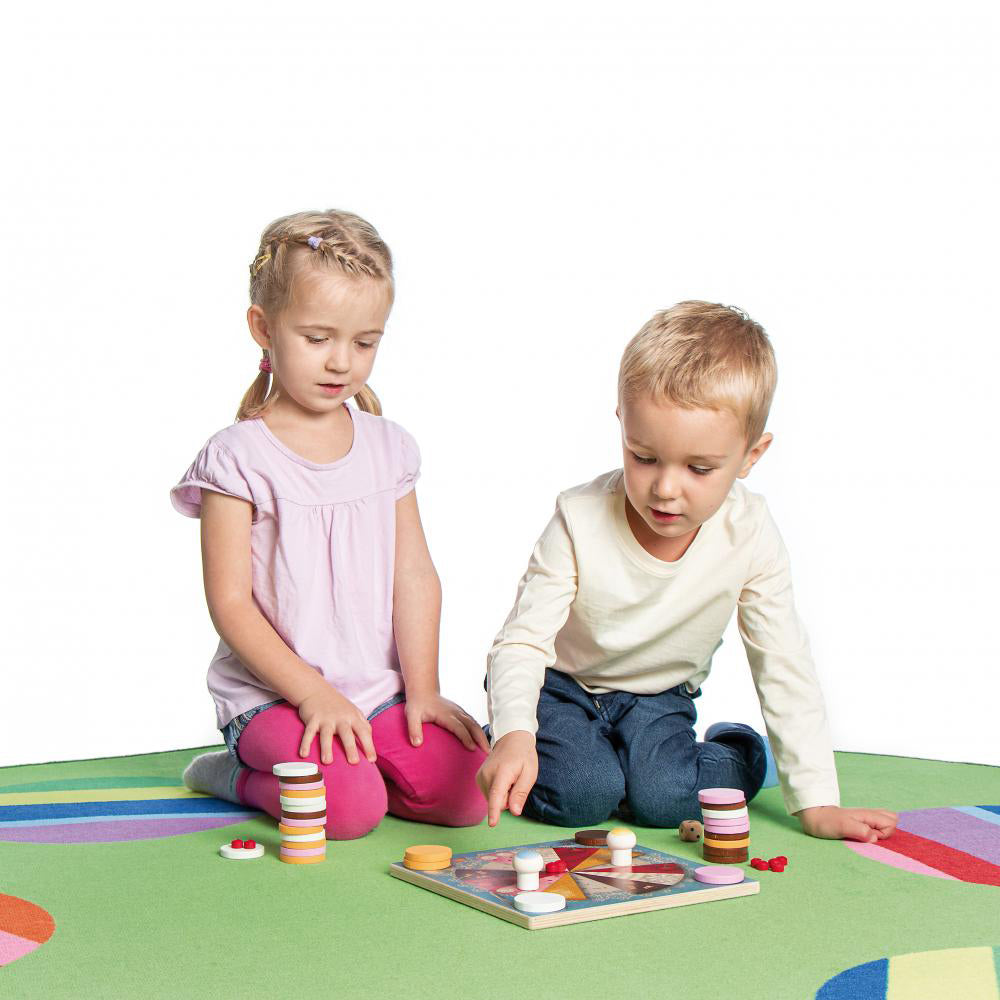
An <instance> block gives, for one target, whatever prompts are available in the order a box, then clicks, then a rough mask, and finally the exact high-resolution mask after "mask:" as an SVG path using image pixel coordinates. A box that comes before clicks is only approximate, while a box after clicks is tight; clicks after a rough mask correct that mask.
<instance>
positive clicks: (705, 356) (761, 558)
mask: <svg viewBox="0 0 1000 1000" xmlns="http://www.w3.org/2000/svg"><path fill="white" fill-rule="evenodd" d="M776 378H777V374H776V368H775V362H774V354H773V351H772V349H771V344H770V341H769V340H768V337H767V334H766V333H765V332H764V330H763V328H762V327H760V326H759V325H758V324H757V323H755V322H753V320H751V319H750V318H749V317H748V316H746V315H745V314H743V313H742V312H740V311H739V310H735V309H731V308H729V307H727V306H721V305H713V304H710V303H707V302H681V303H680V304H678V305H676V306H674V307H673V308H672V309H668V310H666V311H664V312H661V313H658V314H657V315H656V316H654V317H653V318H652V319H651V320H650V321H649V322H648V323H647V324H646V325H645V326H644V327H643V328H642V329H641V330H640V331H639V333H638V334H637V335H636V336H635V337H634V338H633V339H632V341H631V342H630V343H629V345H628V346H627V347H626V349H625V354H624V356H623V358H622V363H621V368H620V371H619V377H618V410H617V415H618V418H619V420H620V422H621V429H622V444H623V455H624V468H623V469H619V470H616V471H615V472H611V473H608V474H606V475H603V476H600V477H599V478H598V479H595V480H594V481H593V482H591V483H588V484H587V485H584V486H578V487H576V488H574V489H571V490H568V491H566V492H565V493H562V494H561V495H560V496H559V498H558V500H557V503H556V512H555V514H554V516H553V517H552V520H551V521H550V522H549V525H548V527H547V528H546V529H545V532H544V533H543V534H542V537H541V538H540V539H539V541H538V544H537V545H536V547H535V550H534V553H533V555H532V558H531V562H530V564H529V566H528V570H527V572H526V573H525V575H524V577H523V579H522V580H521V583H520V586H519V588H518V593H517V600H516V602H515V604H514V609H513V610H512V611H511V613H510V616H509V617H508V619H507V622H506V624H505V625H504V627H503V629H502V630H501V632H500V634H499V635H498V636H497V639H496V641H495V642H494V645H493V648H492V650H491V651H490V654H489V658H488V666H487V691H488V703H489V714H490V725H491V729H492V734H491V736H492V740H493V748H492V751H491V753H490V755H489V757H488V758H487V760H486V762H485V763H484V764H483V766H482V768H481V770H480V772H479V775H478V780H479V784H480V788H482V790H483V794H484V795H485V796H486V797H487V800H488V803H489V823H490V826H495V825H496V823H497V821H498V819H499V814H500V812H501V811H502V810H503V809H505V808H509V809H510V811H511V812H512V813H514V814H515V815H520V814H521V812H522V810H524V811H525V812H527V813H528V814H529V815H532V816H534V817H535V818H537V819H540V820H542V821H543V822H547V823H552V824H554V825H556V826H564V827H581V826H587V825H592V824H594V823H599V822H602V821H603V820H605V819H607V817H608V816H609V815H610V814H611V813H613V812H615V811H618V812H620V813H621V814H623V815H624V816H625V817H627V818H630V819H632V820H634V821H635V822H636V823H638V824H640V825H642V826H656V827H676V826H678V825H679V824H680V823H681V822H682V821H683V820H685V819H688V818H690V817H696V816H698V815H699V812H698V790H699V789H700V788H707V787H716V786H723V787H732V788H740V789H742V790H743V791H744V793H745V794H746V798H747V801H749V800H750V799H751V798H752V797H753V796H754V795H756V794H757V792H758V791H759V790H760V788H761V787H762V786H763V784H764V781H765V776H766V773H767V771H768V764H769V760H770V756H771V753H770V752H771V748H772V747H773V751H774V756H773V760H774V763H775V764H776V765H777V771H778V776H779V778H780V783H781V789H782V793H783V795H784V800H785V805H786V807H787V809H788V811H789V812H790V813H792V814H794V815H796V816H798V818H799V820H800V821H801V823H802V827H803V829H804V830H805V832H806V833H808V834H811V835H812V836H816V837H831V838H841V837H849V838H852V839H855V840H861V841H866V842H869V843H871V842H874V841H876V840H879V839H885V838H886V837H888V836H889V835H890V834H891V833H892V831H893V829H895V825H896V816H895V815H894V814H893V813H890V812H885V811H882V810H871V809H842V808H840V806H839V801H840V799H839V789H838V784H837V773H836V769H835V767H834V761H833V750H832V747H831V744H830V736H829V730H828V726H827V721H826V713H825V708H824V705H823V698H822V694H821V692H820V689H819V685H818V682H817V679H816V675H815V671H814V669H813V663H812V657H811V654H810V650H809V641H808V637H807V636H806V633H805V631H804V629H803V627H802V624H801V622H800V620H799V618H798V615H797V614H796V611H795V605H794V601H793V596H792V585H791V575H790V569H789V562H788V555H787V552H786V551H785V547H784V545H783V543H782V541H781V537H780V535H779V534H778V530H777V528H776V526H775V524H774V521H773V520H772V519H771V516H770V514H769V512H768V509H767V506H766V504H765V502H764V499H763V497H761V496H758V495H757V494H754V493H750V492H749V491H748V490H747V489H746V487H745V486H743V485H742V484H741V483H737V482H736V480H737V479H744V478H745V477H746V476H747V474H748V473H749V472H750V470H751V468H753V466H754V464H755V463H756V462H757V461H758V460H759V459H760V458H761V456H762V455H763V454H764V452H766V451H767V449H768V447H769V445H770V443H771V440H772V436H771V434H769V433H765V432H764V426H765V423H766V421H767V415H768V411H769V409H770V406H771V400H772V397H773V395H774V387H775V382H776ZM734 609H735V610H736V611H737V615H738V623H739V630H740V634H741V636H742V638H743V642H744V645H745V647H746V651H747V658H748V660H749V663H750V670H751V672H752V674H753V679H754V683H755V685H756V688H757V694H758V697H759V699H760V704H761V710H762V712H763V715H764V721H765V724H766V727H767V732H768V736H769V737H770V746H769V745H768V743H767V741H765V740H764V739H763V738H762V737H761V736H760V735H759V734H758V733H757V732H755V731H754V730H753V729H751V728H750V727H749V726H745V725H742V724H739V723H718V724H716V725H715V726H712V727H710V729H709V730H708V732H707V733H706V741H705V742H704V743H698V742H696V739H695V734H694V722H695V717H696V711H695V707H694V702H693V699H694V698H697V697H698V695H699V694H700V693H701V692H700V685H701V684H702V682H703V681H704V680H705V678H706V677H707V676H708V674H709V670H710V668H711V661H712V655H713V654H714V652H715V651H716V650H717V649H718V647H719V646H720V645H721V642H722V638H721V637H722V633H723V631H724V629H725V627H726V625H727V623H728V621H729V619H730V618H731V616H732V613H733V610H734Z"/></svg>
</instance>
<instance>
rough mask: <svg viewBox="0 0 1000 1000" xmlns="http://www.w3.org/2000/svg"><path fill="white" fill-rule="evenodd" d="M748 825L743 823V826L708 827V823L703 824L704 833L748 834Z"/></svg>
mask: <svg viewBox="0 0 1000 1000" xmlns="http://www.w3.org/2000/svg"><path fill="white" fill-rule="evenodd" d="M749 832H750V824H749V823H745V824H744V825H743V826H709V825H708V823H706V824H705V833H749Z"/></svg>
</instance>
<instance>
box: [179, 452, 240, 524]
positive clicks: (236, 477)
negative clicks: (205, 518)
mask: <svg viewBox="0 0 1000 1000" xmlns="http://www.w3.org/2000/svg"><path fill="white" fill-rule="evenodd" d="M202 490H214V491H215V492H216V493H225V494H227V495H228V496H231V497H238V498H239V499H240V500H247V501H249V502H250V503H253V496H252V494H251V493H250V486H249V484H248V483H247V481H246V478H245V477H244V476H243V474H242V473H241V472H240V470H239V466H238V463H237V461H236V458H235V457H234V456H233V454H232V452H231V451H229V449H228V448H226V447H225V446H224V445H221V444H219V443H218V442H216V441H209V442H208V444H206V445H205V447H204V448H202V449H201V451H200V452H198V456H197V457H196V458H195V460H194V462H192V463H191V468H190V469H188V470H187V472H185V473H184V477H183V478H182V479H181V481H180V482H179V483H178V484H177V485H176V486H175V487H174V488H173V489H172V490H171V491H170V502H171V503H172V504H173V505H174V507H175V509H176V510H178V511H180V513H182V514H184V515H186V516H187V517H200V516H201V491H202Z"/></svg>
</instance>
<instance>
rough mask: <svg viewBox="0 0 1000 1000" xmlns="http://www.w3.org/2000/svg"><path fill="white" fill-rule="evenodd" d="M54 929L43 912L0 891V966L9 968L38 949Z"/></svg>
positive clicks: (48, 915) (50, 920)
mask: <svg viewBox="0 0 1000 1000" xmlns="http://www.w3.org/2000/svg"><path fill="white" fill-rule="evenodd" d="M55 929H56V925H55V921H54V920H53V919H52V915H51V914H50V913H49V912H48V911H47V910H43V909H42V908H41V907H40V906H37V905H36V904H35V903H29V902H28V900H26V899H21V898H20V897H18V896H6V895H4V894H3V893H2V892H0V965H10V963H11V962H16V961H17V960H18V959H19V958H24V956H25V955H27V954H29V953H30V952H33V951H34V950H35V949H36V948H39V947H41V945H43V944H45V942H46V941H48V939H49V938H50V937H52V932H53V931H54V930H55Z"/></svg>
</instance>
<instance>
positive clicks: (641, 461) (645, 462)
mask: <svg viewBox="0 0 1000 1000" xmlns="http://www.w3.org/2000/svg"><path fill="white" fill-rule="evenodd" d="M630 454H631V456H632V457H633V458H634V459H635V460H636V461H637V462H638V463H639V464H640V465H652V464H653V463H654V462H655V461H656V459H655V458H643V457H642V455H637V454H636V453H635V452H634V451H633V452H630Z"/></svg>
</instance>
